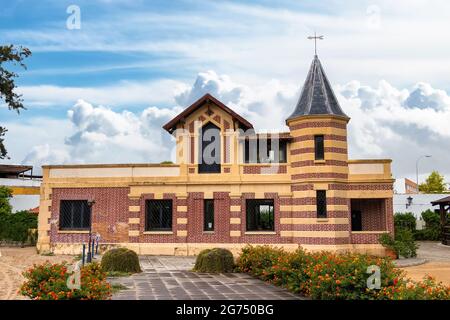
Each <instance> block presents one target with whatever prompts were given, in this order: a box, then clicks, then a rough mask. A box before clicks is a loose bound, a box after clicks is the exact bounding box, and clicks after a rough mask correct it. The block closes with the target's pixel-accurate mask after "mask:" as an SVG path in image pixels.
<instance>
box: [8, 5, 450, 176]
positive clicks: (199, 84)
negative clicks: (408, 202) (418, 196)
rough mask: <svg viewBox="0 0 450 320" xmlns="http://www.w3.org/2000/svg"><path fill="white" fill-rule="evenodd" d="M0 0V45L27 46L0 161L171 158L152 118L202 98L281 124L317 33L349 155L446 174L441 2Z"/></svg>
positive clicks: (449, 8) (449, 136) (257, 120)
mask: <svg viewBox="0 0 450 320" xmlns="http://www.w3.org/2000/svg"><path fill="white" fill-rule="evenodd" d="M0 1H1V9H0V43H1V44H11V43H12V44H15V45H23V46H26V47H28V48H30V49H31V51H32V53H33V55H32V57H30V58H28V59H27V60H26V61H25V62H26V64H27V69H26V70H21V69H14V70H17V71H18V73H19V78H18V80H17V85H18V92H19V93H21V94H22V95H23V99H24V103H25V105H26V107H27V110H24V111H22V112H21V113H20V114H17V113H15V112H12V111H10V110H8V109H7V107H6V105H5V104H4V103H3V102H2V101H0V124H1V125H2V126H5V127H7V129H8V133H7V136H6V146H7V148H8V151H9V155H10V159H9V160H3V161H2V162H3V163H23V164H32V165H34V166H36V168H39V166H40V165H42V164H69V163H130V162H139V163H144V162H160V161H164V160H170V159H173V147H174V143H173V140H172V139H171V137H170V135H169V134H168V133H167V132H164V131H163V130H162V128H161V126H162V125H163V124H164V123H165V122H167V121H168V120H170V119H171V118H172V117H173V116H175V115H176V114H177V113H179V112H180V111H181V110H182V109H183V108H185V107H186V106H188V105H189V104H190V103H192V102H193V101H195V100H196V99H197V98H199V97H200V96H202V95H203V94H204V93H206V92H209V93H211V94H212V95H214V96H216V97H217V98H219V99H220V100H221V101H222V102H224V103H225V104H227V105H228V106H229V107H231V108H233V109H234V110H235V111H237V112H238V113H240V114H241V115H242V116H244V117H246V118H248V120H250V121H251V122H252V123H253V124H254V125H255V127H256V128H257V129H258V130H261V131H263V130H280V129H281V130H286V129H287V128H286V127H285V122H284V121H285V119H286V118H287V116H289V114H290V113H291V112H292V111H293V109H294V106H295V103H296V101H297V99H298V96H299V93H300V90H301V87H302V85H303V82H304V80H305V78H306V74H307V71H308V69H309V67H310V64H311V61H312V58H313V55H314V44H313V42H312V41H310V40H307V37H308V36H310V35H312V34H314V32H317V33H318V34H319V35H324V40H319V41H318V55H319V58H320V60H321V62H322V65H323V67H324V69H325V72H326V73H327V76H328V78H329V80H330V82H331V83H332V85H333V88H334V90H335V94H336V96H337V97H338V100H339V102H340V104H341V107H342V109H343V110H344V112H345V113H346V114H347V115H349V116H350V117H351V120H350V123H349V126H348V130H349V156H350V158H352V159H358V158H374V159H378V158H391V159H393V166H392V167H393V175H394V177H395V178H404V177H408V178H410V179H413V180H415V178H416V160H417V159H418V158H419V157H420V156H422V155H431V156H432V157H431V158H422V159H421V160H420V162H419V164H420V166H419V173H420V180H423V179H425V177H426V176H427V175H428V174H429V173H430V172H431V170H438V171H440V172H441V173H443V174H445V175H446V176H447V178H446V181H449V182H450V162H449V161H448V160H447V153H448V152H447V150H449V149H450V82H449V81H448V79H449V77H450V41H449V40H450V39H449V38H450V35H449V33H448V30H449V29H450V20H449V19H448V12H450V2H448V1H443V0H442V1H440V0H432V1H422V0H408V1H405V0H399V1H337V0H329V1H320V2H319V1H287V0H281V1H276V2H274V1H265V0H262V1H198V0H185V1H177V0H174V1H170V2H169V1H162V0H161V1H143V0H137V1H125V0H116V1H114V0H99V1H92V0H90V1H88V0H81V1H74V0H72V1H64V0H42V1H32V0H22V1H20V0H16V1H6V0H0ZM74 8H75V9H74ZM78 13H79V14H78Z"/></svg>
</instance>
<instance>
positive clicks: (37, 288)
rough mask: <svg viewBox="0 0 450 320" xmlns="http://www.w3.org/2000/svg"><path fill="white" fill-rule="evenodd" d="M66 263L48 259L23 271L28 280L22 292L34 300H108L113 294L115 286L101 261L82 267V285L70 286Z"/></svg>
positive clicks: (69, 273) (21, 289) (23, 285)
mask: <svg viewBox="0 0 450 320" xmlns="http://www.w3.org/2000/svg"><path fill="white" fill-rule="evenodd" d="M67 267H68V266H67V264H66V263H59V264H51V263H50V262H45V263H44V264H41V265H34V266H33V267H32V268H30V269H28V270H26V271H25V272H24V273H23V276H24V277H25V279H26V281H25V282H24V283H23V284H22V287H21V288H20V293H21V294H22V295H24V296H28V297H30V298H32V299H34V300H104V299H109V298H110V297H111V286H110V285H109V283H108V282H107V281H106V274H105V272H103V271H102V269H101V267H100V265H99V264H97V263H91V264H89V265H86V266H84V267H83V268H81V286H80V289H69V288H68V287H67V279H68V278H69V276H70V275H71V274H72V273H71V272H68V268H67Z"/></svg>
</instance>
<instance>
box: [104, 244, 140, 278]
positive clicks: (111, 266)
mask: <svg viewBox="0 0 450 320" xmlns="http://www.w3.org/2000/svg"><path fill="white" fill-rule="evenodd" d="M101 265H102V269H103V270H104V271H105V272H128V273H137V272H141V271H142V270H141V266H140V265H139V258H138V256H137V254H136V252H134V251H133V250H129V249H127V248H116V249H111V250H109V251H107V252H106V253H105V254H104V255H103V257H102V262H101Z"/></svg>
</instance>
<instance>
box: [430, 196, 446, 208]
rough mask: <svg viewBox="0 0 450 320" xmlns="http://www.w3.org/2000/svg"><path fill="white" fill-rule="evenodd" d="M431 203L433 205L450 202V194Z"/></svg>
mask: <svg viewBox="0 0 450 320" xmlns="http://www.w3.org/2000/svg"><path fill="white" fill-rule="evenodd" d="M431 204H432V205H433V206H435V205H438V204H450V196H448V197H445V198H442V199H439V200H436V201H432V202H431Z"/></svg>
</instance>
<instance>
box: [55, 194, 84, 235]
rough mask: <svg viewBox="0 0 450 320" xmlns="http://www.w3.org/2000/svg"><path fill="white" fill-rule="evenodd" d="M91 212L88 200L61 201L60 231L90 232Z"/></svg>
mask: <svg viewBox="0 0 450 320" xmlns="http://www.w3.org/2000/svg"><path fill="white" fill-rule="evenodd" d="M90 210H91V209H90V208H89V204H88V201H87V200H61V202H60V203H59V229H60V230H89V226H90V224H91V214H90Z"/></svg>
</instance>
